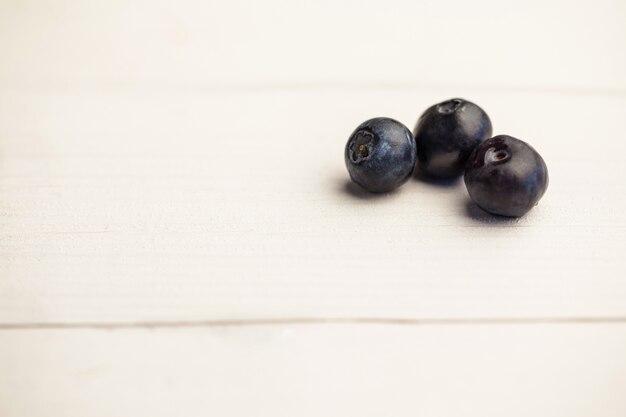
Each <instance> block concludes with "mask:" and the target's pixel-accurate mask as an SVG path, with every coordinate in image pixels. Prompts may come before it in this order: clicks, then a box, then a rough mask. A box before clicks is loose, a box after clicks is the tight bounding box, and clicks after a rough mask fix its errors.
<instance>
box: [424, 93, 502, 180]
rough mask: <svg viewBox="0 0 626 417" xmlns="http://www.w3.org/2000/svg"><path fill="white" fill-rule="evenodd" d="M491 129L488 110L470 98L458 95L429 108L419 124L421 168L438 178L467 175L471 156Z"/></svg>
mask: <svg viewBox="0 0 626 417" xmlns="http://www.w3.org/2000/svg"><path fill="white" fill-rule="evenodd" d="M491 132H492V128H491V121H490V120H489V116H487V113H485V112H484V111H483V109H481V108H480V107H478V106H477V105H476V104H474V103H472V102H470V101H467V100H463V99H460V98H454V99H451V100H448V101H444V102H442V103H439V104H435V105H434V106H431V107H429V108H428V109H427V110H426V111H425V112H424V113H423V114H422V115H421V116H420V118H419V120H418V121H417V125H416V126H415V132H414V133H415V142H416V144H417V159H418V161H419V163H418V169H419V170H420V171H421V172H423V173H424V174H426V175H428V176H431V177H437V178H452V177H458V176H460V175H463V170H464V169H465V162H467V158H468V157H469V156H470V154H471V153H472V151H473V150H474V148H475V147H476V145H478V144H479V143H480V142H482V141H483V140H485V139H487V138H488V137H490V136H491Z"/></svg>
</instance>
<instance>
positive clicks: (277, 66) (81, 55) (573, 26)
mask: <svg viewBox="0 0 626 417" xmlns="http://www.w3.org/2000/svg"><path fill="white" fill-rule="evenodd" d="M625 20H626V6H625V3H624V2H623V1H622V0H594V1H591V0H584V1H578V2H577V3H576V7H571V3H570V2H568V1H566V0H552V1H550V2H545V1H542V0H529V1H524V2H517V3H502V2H500V1H497V0H475V1H472V2H462V1H453V2H444V3H440V2H419V3H415V2H414V1H412V0H388V1H385V2H384V3H380V2H374V1H368V2H366V3H355V2H353V1H350V0H322V1H316V2H304V3H301V2H298V3H293V2H288V1H283V0H267V1H265V2H263V4H262V5H260V4H259V3H258V2H256V1H254V0H234V1H229V2H201V1H188V0H187V1H179V2H176V5H175V6H174V5H172V4H169V3H168V2H154V1H150V0H135V1H132V2H122V1H109V2H84V1H79V0H63V1H47V2H46V3H45V4H44V5H42V4H40V2H32V1H24V0H20V1H3V2H2V3H0V50H1V51H2V54H1V55H0V86H1V85H11V86H13V85H16V84H19V85H20V86H22V87H25V88H27V89H30V88H48V87H49V86H50V85H51V84H52V85H55V86H57V87H61V88H68V87H76V86H80V87H90V86H92V85H94V84H100V85H106V86H107V88H112V87H115V86H124V87H128V86H136V85H139V86H144V87H148V88H154V87H155V86H159V85H165V86H176V87H181V86H183V87H185V88H189V89H196V88H201V86H203V85H210V86H219V87H223V86H228V85H230V86H236V87H241V86H242V85H244V86H245V85H252V86H265V87H264V88H266V87H267V86H268V85H272V86H276V85H284V84H308V85H320V84H322V85H323V84H325V83H330V84H332V85H340V86H341V85H346V84H348V85H350V84H351V85H360V86H364V85H365V86H367V85H371V83H376V84H379V85H383V86H389V85H397V84H398V83H407V82H408V83H416V84H419V85H427V86H428V85H439V86H441V85H444V86H450V85H455V86H459V85H461V86H464V85H473V86H491V87H494V86H495V87H498V88H501V87H507V86H508V87H511V86H514V87H519V88H527V87H543V88H549V89H555V88H563V87H568V88H575V89H582V90H586V89H593V88H600V89H604V90H608V91H615V90H616V89H617V90H621V91H625V90H626V78H625V77H624V74H626V52H625V51H626V50H625V48H624V39H626V27H625V26H624V21H625Z"/></svg>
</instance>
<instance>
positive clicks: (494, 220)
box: [463, 198, 520, 225]
mask: <svg viewBox="0 0 626 417" xmlns="http://www.w3.org/2000/svg"><path fill="white" fill-rule="evenodd" d="M463 204H464V209H465V214H466V215H467V217H469V218H470V219H472V220H474V221H477V222H480V223H484V224H492V225H493V224H502V225H507V224H508V225H514V224H517V223H518V222H519V219H520V218H519V217H507V216H500V215H498V214H491V213H488V212H486V211H485V210H483V209H481V208H480V207H478V206H477V205H476V203H474V202H473V201H472V200H470V199H469V198H468V199H467V200H465V201H464V203H463Z"/></svg>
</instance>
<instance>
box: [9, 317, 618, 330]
mask: <svg viewBox="0 0 626 417" xmlns="http://www.w3.org/2000/svg"><path fill="white" fill-rule="evenodd" d="M345 324H354V325H368V324H369V325H396V326H399V325H401V326H436V325H462V326H465V325H533V324H550V325H556V324H626V316H625V317H621V316H613V317H494V318H490V317H473V318H375V317H345V318H342V317H329V318H313V317H297V318H260V319H219V320H173V321H135V322H66V323H62V322H39V323H0V330H47V329H49V330H54V329H58V330H64V329H94V330H114V329H159V328H193V327H252V326H294V325H345Z"/></svg>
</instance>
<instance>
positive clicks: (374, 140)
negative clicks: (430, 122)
mask: <svg viewBox="0 0 626 417" xmlns="http://www.w3.org/2000/svg"><path fill="white" fill-rule="evenodd" d="M415 159H416V156H415V139H413V135H411V131H410V130H409V129H407V127H406V126H404V125H403V124H402V123H400V122H398V121H395V120H393V119H389V118H386V117H379V118H376V119H370V120H368V121H366V122H364V123H362V124H361V125H360V126H359V127H357V128H356V130H355V131H354V132H353V133H352V135H350V138H349V139H348V143H347V144H346V150H345V160H346V167H347V168H348V172H349V173H350V178H352V181H354V182H356V183H357V184H359V185H360V186H361V187H363V188H365V189H366V190H368V191H371V192H375V193H382V192H385V191H390V190H393V189H394V188H396V187H397V186H399V185H401V184H403V183H405V182H406V181H407V180H408V179H409V178H410V177H411V174H412V173H413V168H414V167H415Z"/></svg>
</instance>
